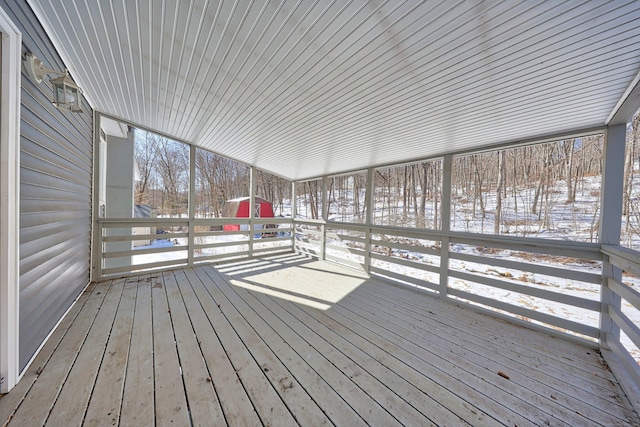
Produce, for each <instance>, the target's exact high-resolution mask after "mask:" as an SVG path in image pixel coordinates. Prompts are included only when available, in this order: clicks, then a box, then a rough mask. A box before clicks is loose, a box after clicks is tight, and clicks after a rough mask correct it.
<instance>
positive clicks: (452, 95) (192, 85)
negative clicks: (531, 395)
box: [28, 0, 640, 180]
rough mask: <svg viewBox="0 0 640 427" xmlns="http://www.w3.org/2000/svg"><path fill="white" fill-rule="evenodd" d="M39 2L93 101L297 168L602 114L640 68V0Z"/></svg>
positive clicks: (466, 145)
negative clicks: (605, 0) (604, 0)
mask: <svg viewBox="0 0 640 427" xmlns="http://www.w3.org/2000/svg"><path fill="white" fill-rule="evenodd" d="M28 2H29V4H30V5H31V7H32V8H33V9H34V11H35V13H36V15H37V16H38V17H39V19H40V20H41V22H42V25H43V26H44V28H45V30H46V31H47V33H48V34H49V35H50V37H51V39H52V41H53V42H54V44H55V46H56V47H57V49H58V51H59V52H60V54H61V56H62V58H63V59H64V61H65V63H66V64H67V66H68V68H69V69H70V70H71V73H72V76H73V78H74V79H75V80H76V82H77V83H78V84H79V85H80V86H81V87H82V88H83V89H84V91H85V94H86V97H87V99H88V101H89V102H90V104H91V105H92V106H93V107H94V108H95V109H96V110H98V111H101V112H104V113H108V114H110V115H113V116H115V117H118V118H122V119H126V120H127V121H129V122H131V123H134V124H138V125H141V126H143V127H146V128H150V129H153V130H157V131H159V132H162V133H164V134H167V135H170V136H173V137H175V138H177V139H180V140H184V141H187V142H190V143H193V144H196V145H198V146H201V147H204V148H207V149H210V150H212V151H214V152H217V153H219V154H222V155H226V156H229V157H231V158H234V159H237V160H240V161H243V162H246V163H249V164H251V165H255V166H257V167H259V168H261V169H264V170H266V171H270V172H274V173H276V174H278V175H281V176H284V177H287V178H290V179H296V180H299V179H305V178H310V177H317V176H320V175H323V174H330V173H337V172H342V171H347V170H355V169H358V168H366V167H369V166H375V165H381V164H389V163H394V162H404V161H408V160H414V159H420V158H428V157H433V156H439V155H442V154H444V153H446V152H455V151H460V150H469V149H475V148H482V147H487V146H491V145H495V144H501V143H507V142H515V141H518V140H525V139H531V138H537V137H541V136H543V135H549V134H555V133H560V132H565V131H573V130H579V129H588V128H592V127H598V126H603V125H604V124H605V123H606V122H607V119H608V118H609V116H610V115H611V114H612V112H615V110H616V108H617V107H616V106H619V101H621V99H623V98H624V96H625V94H629V93H630V88H631V87H632V86H633V84H634V82H635V81H636V80H635V79H636V76H637V75H638V71H639V70H640V2H639V1H613V2H603V1H587V2H578V1H563V2H560V1H556V0H551V1H535V0H526V1H515V0H508V1H503V2H501V1H471V0H469V1H455V0H446V1H445V0H442V1H424V2H422V1H399V0H390V1H380V0H376V1H363V0H355V1H346V0H337V1H329V0H297V1H294V0H285V1H250V0H236V1H205V0H118V1H102V0H75V1H70V0H28ZM631 93H632V96H633V97H634V100H632V101H633V104H634V105H635V104H637V100H635V98H637V94H636V93H635V92H631Z"/></svg>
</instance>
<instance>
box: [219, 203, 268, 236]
mask: <svg viewBox="0 0 640 427" xmlns="http://www.w3.org/2000/svg"><path fill="white" fill-rule="evenodd" d="M254 203H255V210H256V211H255V213H254V214H253V217H254V218H273V206H272V205H271V202H270V201H268V200H265V199H263V198H261V197H256V198H255V201H254ZM222 216H223V217H225V218H249V197H239V198H237V199H231V200H227V201H226V202H224V206H223V207H222ZM224 229H225V231H238V230H240V225H239V224H225V226H224Z"/></svg>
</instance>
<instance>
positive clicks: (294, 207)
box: [290, 181, 298, 252]
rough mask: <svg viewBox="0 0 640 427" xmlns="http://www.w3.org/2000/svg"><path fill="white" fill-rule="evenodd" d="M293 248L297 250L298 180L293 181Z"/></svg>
mask: <svg viewBox="0 0 640 427" xmlns="http://www.w3.org/2000/svg"><path fill="white" fill-rule="evenodd" d="M290 203H291V249H292V250H293V251H294V252H295V250H296V216H298V201H297V200H296V182H295V181H291V202H290Z"/></svg>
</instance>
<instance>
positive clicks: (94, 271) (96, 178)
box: [89, 111, 102, 282]
mask: <svg viewBox="0 0 640 427" xmlns="http://www.w3.org/2000/svg"><path fill="white" fill-rule="evenodd" d="M101 117H102V116H101V115H100V113H98V112H96V111H94V113H93V176H92V179H91V181H92V182H91V185H92V191H91V217H92V227H91V271H90V274H89V280H90V281H92V282H94V281H96V280H99V279H100V278H101V277H102V226H101V224H100V222H99V219H100V216H101V214H100V190H99V189H100V174H101V171H100V162H101V153H100V144H101V138H102V136H101V131H100V128H101V125H100V121H101Z"/></svg>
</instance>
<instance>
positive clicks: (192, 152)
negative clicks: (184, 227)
mask: <svg viewBox="0 0 640 427" xmlns="http://www.w3.org/2000/svg"><path fill="white" fill-rule="evenodd" d="M188 203H189V206H188V208H189V226H188V230H189V237H188V238H187V242H188V243H187V247H188V252H187V264H188V265H189V267H192V266H193V261H194V258H195V253H194V252H195V232H196V230H195V224H194V219H195V217H196V214H195V213H196V146H195V145H190V146H189V202H188Z"/></svg>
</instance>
